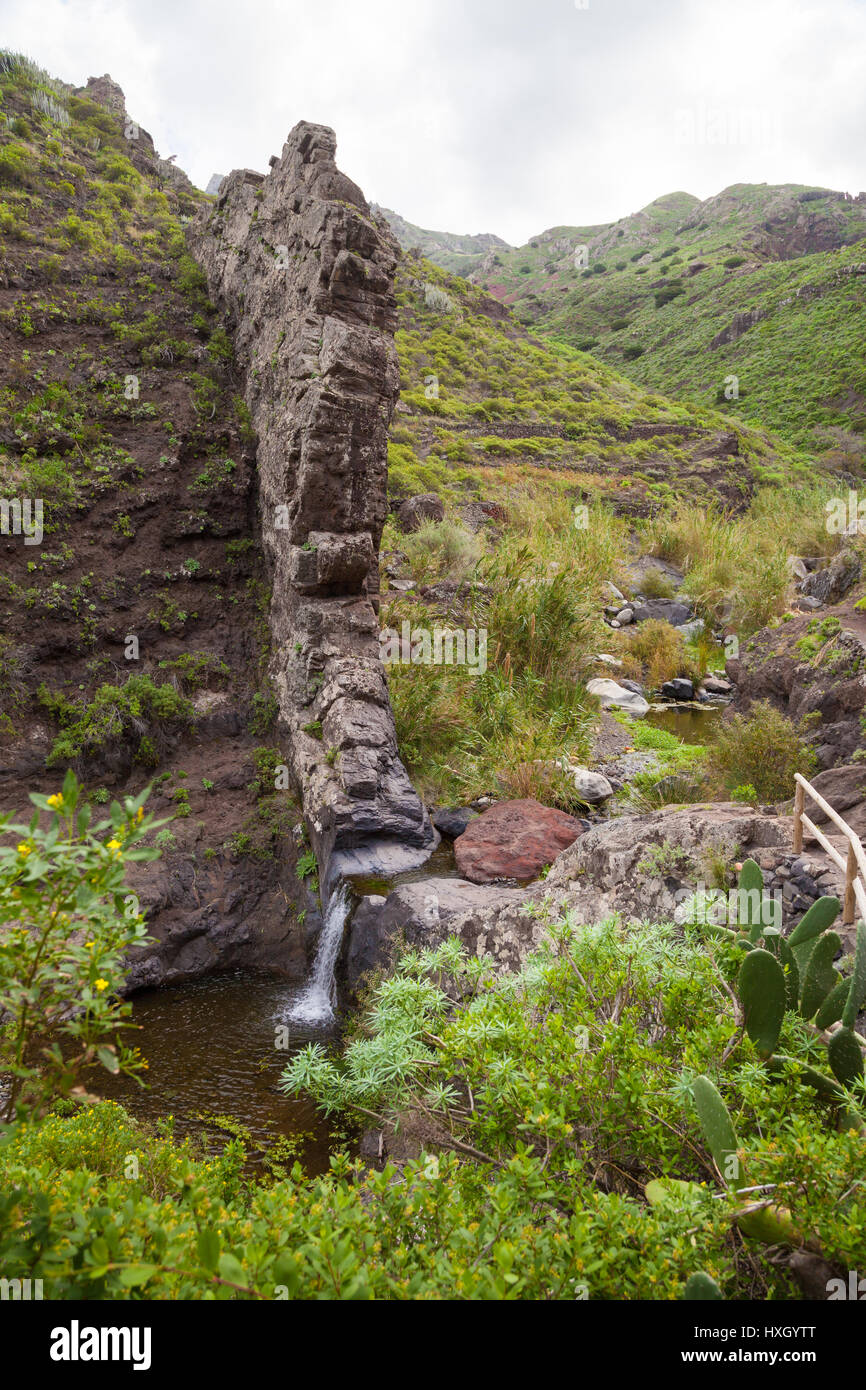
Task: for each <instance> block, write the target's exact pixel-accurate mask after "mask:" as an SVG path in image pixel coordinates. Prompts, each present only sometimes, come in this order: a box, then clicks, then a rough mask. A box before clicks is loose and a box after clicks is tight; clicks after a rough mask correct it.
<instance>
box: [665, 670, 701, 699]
mask: <svg viewBox="0 0 866 1390" xmlns="http://www.w3.org/2000/svg"><path fill="white" fill-rule="evenodd" d="M662 695H663V697H664V698H665V699H666V700H693V699H694V698H695V687H694V686H693V685H692V682H691V681H690V680H686V679H685V677H684V676H677V677H676V678H675V679H674V680H672V681H665V683H664V685H663V686H662Z"/></svg>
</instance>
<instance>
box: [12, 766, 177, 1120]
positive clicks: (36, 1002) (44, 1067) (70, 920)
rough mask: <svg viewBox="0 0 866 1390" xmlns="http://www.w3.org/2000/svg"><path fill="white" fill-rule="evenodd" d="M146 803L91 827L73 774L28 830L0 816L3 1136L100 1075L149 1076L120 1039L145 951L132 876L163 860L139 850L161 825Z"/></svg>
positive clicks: (128, 804)
mask: <svg viewBox="0 0 866 1390" xmlns="http://www.w3.org/2000/svg"><path fill="white" fill-rule="evenodd" d="M148 790H149V789H148ZM147 795H148V792H147V791H145V792H143V793H142V795H141V796H139V797H137V798H136V799H135V800H132V799H131V798H127V799H126V800H125V801H124V803H123V805H122V806H121V805H120V803H119V802H114V803H113V804H112V806H111V812H110V819H108V820H102V821H99V822H97V823H96V824H94V825H91V814H92V808H91V806H90V805H89V804H88V803H87V801H86V800H85V798H84V797H83V794H82V788H81V786H80V785H79V783H78V781H77V779H76V778H75V776H74V774H73V773H72V772H68V773H67V774H66V778H65V779H64V782H63V787H62V790H61V791H59V792H55V793H53V794H52V795H50V796H43V795H39V794H36V793H31V796H30V800H31V801H32V803H33V805H34V807H35V808H36V809H35V811H34V813H33V816H32V817H31V819H30V822H29V824H26V825H25V824H21V823H18V822H16V821H14V820H13V819H12V817H10V816H0V1074H2V1075H3V1076H4V1080H5V1081H6V1082H7V1085H6V1087H5V1088H4V1090H3V1091H2V1092H0V1132H2V1130H3V1128H4V1125H8V1124H11V1123H12V1122H13V1121H16V1120H21V1119H25V1118H33V1117H35V1116H39V1115H40V1114H42V1113H43V1112H44V1111H45V1109H46V1107H47V1106H48V1105H49V1104H50V1103H51V1102H52V1101H53V1100H54V1099H55V1098H56V1097H58V1096H65V1095H69V1093H70V1092H71V1091H72V1088H73V1086H80V1085H81V1079H82V1077H83V1076H85V1075H87V1074H88V1073H89V1072H90V1071H91V1069H92V1068H93V1067H94V1066H96V1067H99V1066H102V1067H104V1068H105V1069H106V1070H107V1071H109V1072H118V1071H123V1072H129V1073H132V1072H134V1071H136V1070H138V1069H139V1068H140V1066H141V1062H140V1060H138V1059H137V1058H136V1055H135V1052H133V1051H132V1050H130V1049H129V1048H128V1047H126V1046H125V1045H124V1044H123V1043H122V1042H120V1041H119V1039H118V1037H117V1029H118V1027H120V1026H122V1025H123V1021H124V1020H125V1019H126V1017H127V1016H128V1014H129V1013H130V1008H129V1006H128V1005H126V1004H122V1003H120V1002H119V1000H118V991H119V989H120V987H121V985H122V983H123V978H124V965H125V955H126V952H127V951H128V950H129V948H130V947H132V946H139V945H141V944H142V942H143V941H145V940H146V932H145V928H144V917H143V916H142V914H141V913H140V912H139V910H138V900H137V898H135V897H134V896H131V895H129V894H127V893H126V890H125V886H124V874H125V866H126V864H127V863H129V862H130V861H135V860H142V859H154V858H156V857H157V851H156V850H152V849H146V848H143V847H141V845H140V841H141V839H142V836H143V835H145V834H146V833H147V832H148V831H149V830H151V829H153V828H154V826H156V825H158V824H161V823H162V822H157V821H154V820H153V819H152V818H145V814H144V809H143V807H144V802H145V800H146V799H147ZM10 841H11V842H12V843H10ZM61 1044H62V1045H61ZM136 1051H137V1050H136Z"/></svg>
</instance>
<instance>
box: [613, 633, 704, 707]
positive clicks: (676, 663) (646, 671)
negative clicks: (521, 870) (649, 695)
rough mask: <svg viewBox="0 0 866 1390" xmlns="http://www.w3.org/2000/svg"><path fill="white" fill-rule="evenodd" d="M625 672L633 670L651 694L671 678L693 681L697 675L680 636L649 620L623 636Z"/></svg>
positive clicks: (693, 663) (698, 673) (697, 672)
mask: <svg viewBox="0 0 866 1390" xmlns="http://www.w3.org/2000/svg"><path fill="white" fill-rule="evenodd" d="M625 649H626V653H627V658H628V657H630V658H631V662H629V663H628V666H627V671H631V670H635V669H636V670H637V671H638V673H639V676H638V678H639V679H642V680H643V681H644V683H645V684H646V685H647V686H648V687H649V689H651V690H658V689H659V688H660V687H661V686H662V685H664V683H665V681H670V680H673V679H674V677H675V676H685V677H687V678H688V679H689V680H697V679H698V677H699V675H700V672H699V671H697V669H696V666H695V662H694V660H693V658H692V657H690V656H689V655H688V653H687V652H686V649H685V643H684V642H683V638H682V634H681V633H680V632H678V631H677V629H676V628H675V627H671V625H670V623H665V622H662V621H660V620H659V619H657V618H649V619H648V620H647V621H646V622H645V623H639V624H638V625H637V626H636V627H634V628H631V629H628V630H627V631H626V636H625Z"/></svg>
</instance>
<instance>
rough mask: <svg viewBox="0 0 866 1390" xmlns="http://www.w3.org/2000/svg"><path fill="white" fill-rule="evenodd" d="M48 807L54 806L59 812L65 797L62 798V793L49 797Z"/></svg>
mask: <svg viewBox="0 0 866 1390" xmlns="http://www.w3.org/2000/svg"><path fill="white" fill-rule="evenodd" d="M48 805H49V806H52V807H53V808H54V810H55V811H56V810H57V808H58V806H62V805H63V797H62V796H61V794H60V792H55V793H54V795H53V796H49V798H48Z"/></svg>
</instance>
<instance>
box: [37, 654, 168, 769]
mask: <svg viewBox="0 0 866 1390" xmlns="http://www.w3.org/2000/svg"><path fill="white" fill-rule="evenodd" d="M39 700H40V703H41V704H42V705H43V706H44V707H45V708H46V709H47V710H48V711H49V713H51V714H52V715H53V716H54V718H56V719H57V720H58V721H59V723H60V725H61V728H62V733H61V734H60V735H59V736H58V737H57V738H56V739H55V740H54V743H53V745H52V748H51V751H50V753H49V754H48V758H47V759H46V766H48V767H56V766H57V765H58V764H64V763H70V762H73V761H75V760H77V759H83V758H87V757H93V756H95V755H97V754H99V753H100V752H101V751H102V750H103V749H104V748H105V747H106V745H107V744H109V743H110V744H113V745H117V744H120V743H124V742H126V743H129V741H130V739H131V738H132V737H133V736H134V735H135V736H138V737H139V738H141V736H142V734H143V733H144V731H145V730H146V729H147V728H148V726H150V735H149V738H150V739H152V738H153V736H154V735H157V736H158V734H159V731H160V730H164V729H168V728H171V727H175V728H178V727H183V726H184V725H186V724H189V723H191V722H192V717H193V708H192V705H191V704H190V702H189V700H187V699H186V698H185V697H184V696H183V695H180V694H179V693H178V691H177V690H176V689H175V688H174V686H173V685H156V684H155V683H154V681H153V680H152V679H151V677H150V676H130V677H129V679H128V680H127V681H126V682H125V683H124V684H123V685H110V684H106V685H101V686H99V688H98V689H97V690H96V692H95V694H94V696H93V699H92V700H90V701H89V702H85V703H78V702H72V701H69V700H67V699H66V698H65V696H63V695H62V694H59V693H54V694H52V692H50V691H49V690H47V689H46V687H45V686H44V685H43V686H41V687H40V690H39ZM142 742H144V739H142ZM151 747H153V744H152V743H151ZM143 761H145V762H149V761H150V759H143Z"/></svg>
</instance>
